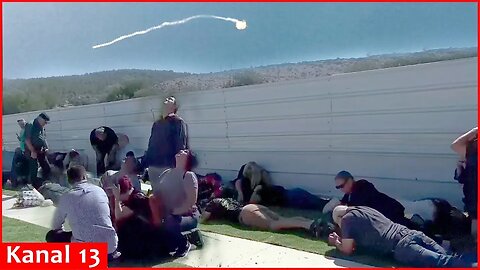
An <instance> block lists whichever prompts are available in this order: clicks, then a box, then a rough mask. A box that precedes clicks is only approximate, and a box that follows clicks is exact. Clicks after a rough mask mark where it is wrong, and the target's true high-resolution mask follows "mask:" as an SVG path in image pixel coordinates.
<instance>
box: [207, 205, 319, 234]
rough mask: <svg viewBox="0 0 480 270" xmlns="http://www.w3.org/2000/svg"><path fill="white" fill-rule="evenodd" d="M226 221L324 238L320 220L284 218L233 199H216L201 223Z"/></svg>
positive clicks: (270, 211) (259, 207)
mask: <svg viewBox="0 0 480 270" xmlns="http://www.w3.org/2000/svg"><path fill="white" fill-rule="evenodd" d="M216 219H225V220H228V221H230V222H233V223H240V224H242V225H245V226H248V227H252V228H257V229H262V230H268V231H280V230H288V229H304V230H306V231H308V232H310V233H311V234H312V236H313V237H315V238H319V237H321V236H322V234H323V232H322V228H323V227H322V226H321V224H320V223H321V222H320V220H311V219H307V218H304V217H282V216H280V215H279V214H277V213H275V212H273V211H272V210H270V209H268V208H267V207H265V206H262V205H257V204H247V205H245V206H242V204H241V203H240V202H238V201H236V200H234V199H231V198H215V199H213V200H211V201H210V202H209V203H208V204H207V205H206V207H205V209H204V210H203V213H202V216H201V222H202V223H204V222H206V221H208V220H216Z"/></svg>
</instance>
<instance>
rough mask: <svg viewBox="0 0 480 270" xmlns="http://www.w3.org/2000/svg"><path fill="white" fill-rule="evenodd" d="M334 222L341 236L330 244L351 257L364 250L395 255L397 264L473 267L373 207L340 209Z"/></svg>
mask: <svg viewBox="0 0 480 270" xmlns="http://www.w3.org/2000/svg"><path fill="white" fill-rule="evenodd" d="M333 220H334V221H335V223H336V224H337V225H338V226H339V227H340V229H341V237H340V236H339V235H337V234H336V233H331V234H330V235H329V238H328V243H329V245H331V246H335V247H336V248H337V249H338V250H339V251H341V252H342V253H344V254H347V255H351V254H353V252H354V251H355V249H358V250H360V249H363V250H364V251H368V252H370V253H372V254H375V255H393V257H394V258H395V260H396V261H398V262H400V263H403V264H406V265H408V266H413V267H472V266H473V262H467V261H466V260H464V259H463V258H462V257H461V256H451V255H448V254H447V252H446V251H445V249H443V248H442V247H441V246H440V245H439V244H437V243H436V242H435V241H434V240H432V239H431V238H429V237H428V236H426V235H425V234H424V233H422V232H419V231H415V230H410V229H408V228H407V227H405V226H403V225H400V224H397V223H394V222H392V221H391V220H389V219H388V218H386V217H385V216H384V215H382V214H381V213H380V212H378V211H377V210H375V209H373V208H370V207H366V206H353V207H348V206H344V205H340V206H337V207H335V209H334V210H333Z"/></svg>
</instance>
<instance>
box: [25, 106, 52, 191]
mask: <svg viewBox="0 0 480 270" xmlns="http://www.w3.org/2000/svg"><path fill="white" fill-rule="evenodd" d="M49 121H50V117H48V115H47V114H46V113H41V114H40V115H38V117H37V118H35V120H33V122H32V123H28V124H27V125H26V126H25V146H26V148H25V156H26V158H27V159H28V163H29V164H28V169H29V177H28V181H29V183H30V184H32V185H33V187H34V188H36V189H38V188H39V187H40V186H41V185H42V182H43V180H45V179H47V178H48V176H49V175H50V165H49V164H48V162H47V158H46V153H47V151H48V144H47V137H46V134H45V125H47V124H48V122H49ZM38 165H40V167H41V168H42V178H43V180H42V179H39V178H38V177H37V173H38Z"/></svg>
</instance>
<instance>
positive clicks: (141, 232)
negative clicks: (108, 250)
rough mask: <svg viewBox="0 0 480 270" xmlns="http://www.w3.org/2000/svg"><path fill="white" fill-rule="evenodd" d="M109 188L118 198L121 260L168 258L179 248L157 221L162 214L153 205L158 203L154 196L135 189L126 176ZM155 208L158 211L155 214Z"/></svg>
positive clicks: (117, 213) (117, 223)
mask: <svg viewBox="0 0 480 270" xmlns="http://www.w3.org/2000/svg"><path fill="white" fill-rule="evenodd" d="M108 189H109V190H110V191H111V193H112V194H113V196H114V198H115V217H116V220H115V225H116V226H115V227H116V229H117V234H118V249H119V251H120V252H121V253H122V259H147V258H161V257H167V256H169V254H170V253H171V252H174V251H176V250H177V249H178V246H177V245H176V243H174V242H172V241H170V239H172V237H171V235H169V234H168V232H167V231H166V230H165V229H164V228H163V227H162V226H161V223H160V222H158V220H161V217H162V216H163V215H162V213H160V212H159V211H160V209H159V208H158V207H153V208H151V206H154V205H155V204H156V203H157V202H156V201H153V200H154V198H153V197H150V198H149V197H147V196H146V195H145V194H143V193H142V192H141V191H139V190H136V189H134V188H133V185H132V182H131V181H130V179H129V177H128V176H127V175H125V176H123V177H122V179H120V180H119V182H118V187H117V186H111V187H109V188H108ZM152 201H153V202H152ZM153 211H156V212H157V213H154V214H152V212H153ZM154 219H155V220H154ZM158 225H160V226H158ZM180 236H181V235H179V237H180ZM173 239H174V238H173Z"/></svg>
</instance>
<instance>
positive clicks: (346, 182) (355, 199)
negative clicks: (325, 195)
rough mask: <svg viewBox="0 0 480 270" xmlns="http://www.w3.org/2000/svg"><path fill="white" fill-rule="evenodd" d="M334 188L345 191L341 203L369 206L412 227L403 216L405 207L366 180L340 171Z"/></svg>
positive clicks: (394, 220) (395, 220) (397, 221)
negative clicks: (357, 178) (356, 178)
mask: <svg viewBox="0 0 480 270" xmlns="http://www.w3.org/2000/svg"><path fill="white" fill-rule="evenodd" d="M335 188H336V189H340V190H341V191H342V192H343V193H345V195H344V196H343V198H342V199H341V200H340V203H341V204H342V205H347V206H368V207H371V208H373V209H375V210H377V211H379V212H380V213H382V214H383V215H384V216H386V217H387V218H389V219H390V220H392V221H393V222H395V223H399V224H402V225H405V226H407V227H409V228H411V229H413V227H412V226H413V224H411V222H410V221H409V220H408V219H407V218H405V207H404V206H403V205H402V204H401V203H400V202H398V201H397V200H395V199H394V198H392V197H390V196H388V195H386V194H384V193H382V192H380V191H378V190H377V189H376V188H375V186H374V185H373V184H372V183H370V182H368V181H367V180H365V179H361V180H358V181H355V179H354V178H353V176H352V174H350V173H349V172H347V171H341V172H339V173H338V174H337V176H336V177H335Z"/></svg>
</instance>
